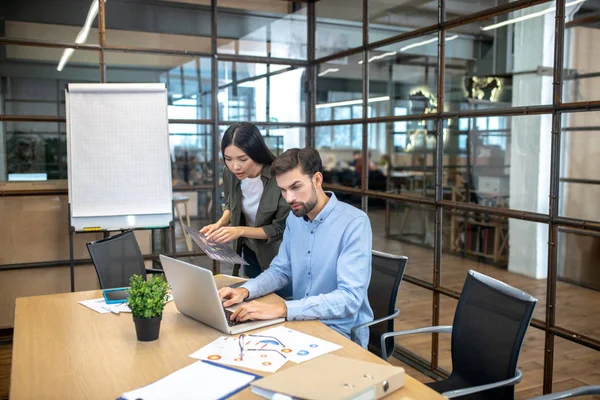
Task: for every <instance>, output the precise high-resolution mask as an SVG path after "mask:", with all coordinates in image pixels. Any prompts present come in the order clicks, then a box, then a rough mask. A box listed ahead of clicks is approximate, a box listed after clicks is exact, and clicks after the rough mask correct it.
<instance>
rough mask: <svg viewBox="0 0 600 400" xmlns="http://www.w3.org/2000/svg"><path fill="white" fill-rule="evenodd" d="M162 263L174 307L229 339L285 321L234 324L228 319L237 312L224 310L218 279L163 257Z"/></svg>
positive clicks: (183, 263) (203, 271)
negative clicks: (218, 288) (227, 335)
mask: <svg viewBox="0 0 600 400" xmlns="http://www.w3.org/2000/svg"><path fill="white" fill-rule="evenodd" d="M160 262H161V263H162V266H163V269H164V271H165V275H166V277H167V281H169V285H171V289H172V294H173V301H175V306H176V307H177V310H179V312H180V313H182V314H183V315H187V316H188V317H190V318H193V319H195V320H197V321H200V322H202V323H204V324H206V325H208V326H211V327H213V328H215V329H218V330H220V331H221V332H225V333H228V334H230V335H236V334H238V333H242V332H246V331H250V330H253V329H257V328H262V327H263V326H268V325H273V324H278V323H280V322H283V321H284V320H285V319H284V318H276V319H268V320H263V321H247V322H236V321H231V320H230V319H229V316H230V315H231V313H232V312H233V310H235V306H234V307H228V308H227V310H225V309H223V306H222V304H221V299H219V292H218V290H217V285H216V284H215V279H214V278H213V275H212V273H211V272H210V271H209V270H207V269H204V268H201V267H198V266H196V265H192V264H188V263H186V262H183V261H180V260H175V259H173V258H170V257H167V256H163V255H162V254H161V255H160Z"/></svg>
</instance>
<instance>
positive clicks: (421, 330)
mask: <svg viewBox="0 0 600 400" xmlns="http://www.w3.org/2000/svg"><path fill="white" fill-rule="evenodd" d="M436 332H440V333H452V326H450V325H443V326H428V327H426V328H418V329H408V330H405V331H398V332H388V333H384V334H383V335H381V358H383V359H384V360H387V359H388V355H387V352H386V351H385V339H387V338H389V337H394V336H403V335H412V334H415V333H436Z"/></svg>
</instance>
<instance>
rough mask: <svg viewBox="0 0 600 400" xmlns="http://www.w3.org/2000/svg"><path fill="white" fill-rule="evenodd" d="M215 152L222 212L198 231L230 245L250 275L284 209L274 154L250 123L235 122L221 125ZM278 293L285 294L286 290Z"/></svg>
mask: <svg viewBox="0 0 600 400" xmlns="http://www.w3.org/2000/svg"><path fill="white" fill-rule="evenodd" d="M221 153H222V155H223V159H224V160H225V168H224V170H223V188H224V192H225V201H226V203H225V210H224V211H223V215H222V216H221V218H220V219H219V220H218V221H217V222H215V223H214V224H210V225H207V226H205V227H203V228H202V229H200V233H203V234H204V235H205V236H206V237H207V239H209V240H213V241H215V242H218V243H226V242H233V248H234V249H235V250H236V251H237V253H238V254H241V255H242V257H243V258H244V260H245V261H246V262H247V263H248V265H245V266H244V275H246V276H248V277H249V278H255V277H257V276H258V275H259V274H260V273H261V272H262V271H264V270H265V269H267V268H268V267H269V265H270V264H271V261H272V260H273V258H275V256H276V255H277V252H278V251H279V245H280V244H281V240H282V238H283V231H284V230H285V220H286V218H287V216H288V214H289V212H290V207H289V205H288V204H287V202H286V201H285V200H284V199H283V197H282V196H281V191H280V190H279V187H278V186H277V182H276V181H275V178H274V177H272V176H271V163H272V162H273V161H274V160H275V156H274V155H273V153H271V151H270V150H269V149H268V147H267V145H266V144H265V141H264V139H263V137H262V135H261V134H260V131H259V130H258V128H257V127H256V126H255V125H253V124H251V123H248V122H238V123H235V124H233V125H231V126H230V127H229V128H227V130H226V131H225V135H224V136H223V140H222V141H221ZM279 294H280V295H283V296H282V297H289V296H291V288H286V289H284V290H282V291H281V292H279Z"/></svg>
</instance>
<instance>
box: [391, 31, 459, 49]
mask: <svg viewBox="0 0 600 400" xmlns="http://www.w3.org/2000/svg"><path fill="white" fill-rule="evenodd" d="M456 38H458V35H453V36H448V37H447V38H446V42H449V41H451V40H454V39H456ZM437 41H438V38H436V37H435V38H433V39H427V40H423V41H422V42H417V43H413V44H409V45H408V46H404V47H403V48H401V49H400V52H404V51H406V50H409V49H414V48H415V47H419V46H425V45H426V44H429V43H434V42H437Z"/></svg>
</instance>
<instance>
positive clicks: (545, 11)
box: [481, 0, 585, 31]
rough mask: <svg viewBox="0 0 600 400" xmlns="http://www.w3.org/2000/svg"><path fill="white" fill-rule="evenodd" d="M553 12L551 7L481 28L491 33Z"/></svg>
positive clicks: (570, 4)
mask: <svg viewBox="0 0 600 400" xmlns="http://www.w3.org/2000/svg"><path fill="white" fill-rule="evenodd" d="M584 1H585V0H575V1H571V2H569V3H566V4H565V7H571V6H574V5H576V4H579V3H583V2H584ZM553 11H555V8H554V7H550V8H547V9H545V10H542V11H537V12H534V13H531V14H527V15H521V16H520V17H517V18H511V19H509V20H506V21H502V22H499V23H497V24H493V25H488V26H483V27H481V30H482V31H491V30H492V29H497V28H501V27H503V26H506V25H510V24H516V23H517V22H521V21H526V20H528V19H531V18H535V17H541V16H542V15H544V14H549V13H551V12H553Z"/></svg>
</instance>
